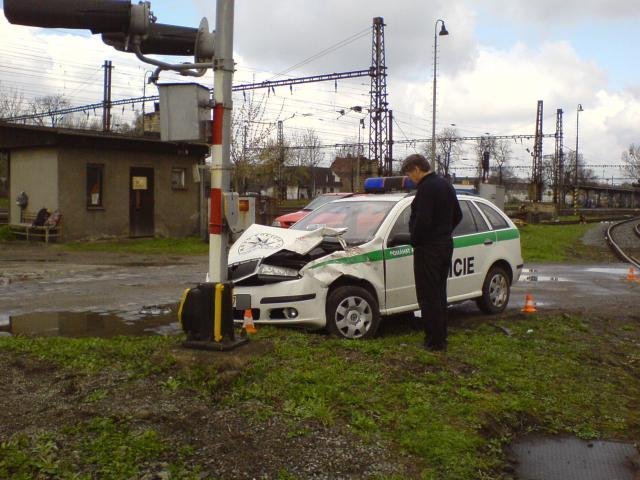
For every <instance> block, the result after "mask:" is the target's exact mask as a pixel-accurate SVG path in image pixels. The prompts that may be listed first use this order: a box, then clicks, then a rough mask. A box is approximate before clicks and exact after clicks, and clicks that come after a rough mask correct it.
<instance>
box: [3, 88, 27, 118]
mask: <svg viewBox="0 0 640 480" xmlns="http://www.w3.org/2000/svg"><path fill="white" fill-rule="evenodd" d="M25 104H26V102H25V100H24V95H23V94H22V92H19V91H17V90H15V89H9V88H4V87H2V85H0V118H11V117H16V116H18V115H22V114H23V113H25V110H26V106H25Z"/></svg>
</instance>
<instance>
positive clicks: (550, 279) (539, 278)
mask: <svg viewBox="0 0 640 480" xmlns="http://www.w3.org/2000/svg"><path fill="white" fill-rule="evenodd" d="M523 280H524V281H525V282H568V281H569V279H568V278H564V277H551V276H548V275H527V276H526V277H524V278H523Z"/></svg>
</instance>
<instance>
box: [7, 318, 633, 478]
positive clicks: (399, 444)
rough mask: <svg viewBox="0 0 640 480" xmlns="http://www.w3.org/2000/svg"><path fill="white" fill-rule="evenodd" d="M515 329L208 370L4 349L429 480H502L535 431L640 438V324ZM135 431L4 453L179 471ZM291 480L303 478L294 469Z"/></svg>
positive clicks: (136, 358) (161, 447)
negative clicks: (522, 437) (324, 439)
mask: <svg viewBox="0 0 640 480" xmlns="http://www.w3.org/2000/svg"><path fill="white" fill-rule="evenodd" d="M494 321H498V322H505V321H506V320H502V321H501V320H499V319H498V320H494ZM508 326H509V328H510V329H511V330H512V332H513V335H512V336H506V335H504V333H502V332H501V331H500V330H498V329H497V328H495V327H493V326H490V325H487V324H483V323H478V324H476V326H471V327H470V326H467V328H465V329H461V328H452V329H451V330H452V331H451V334H450V338H449V340H450V344H449V352H448V353H447V354H446V355H441V354H432V353H429V352H426V351H424V350H423V349H421V348H420V345H421V337H422V333H421V332H418V331H410V330H409V331H407V329H406V328H404V330H402V327H398V329H396V331H395V332H393V333H388V334H387V335H385V336H384V337H381V338H377V339H374V340H371V341H366V342H359V341H354V342H348V341H341V340H335V339H331V338H327V337H324V336H321V335H311V334H305V333H301V332H297V331H292V330H285V329H276V328H270V327H263V328H261V329H260V331H259V334H258V335H257V336H256V337H254V339H253V342H255V343H256V344H257V343H265V344H267V343H268V344H270V348H269V349H268V350H264V349H263V350H261V352H263V353H261V354H255V355H253V356H250V357H248V358H247V357H246V356H245V359H246V362H245V363H234V362H232V359H233V358H234V356H236V355H237V356H239V355H241V353H242V352H241V351H240V350H239V351H238V352H237V353H228V354H224V355H220V356H214V355H211V356H208V357H207V358H208V359H209V363H207V364H206V365H204V366H203V363H202V362H201V361H200V362H196V363H189V362H185V361H181V362H175V361H173V360H172V358H173V357H172V352H173V351H174V349H175V348H176V347H177V345H178V342H179V341H180V338H173V339H171V338H161V337H143V338H133V339H124V338H116V339H110V340H94V339H63V338H44V339H27V338H10V339H3V338H0V350H5V351H7V350H9V351H12V352H17V353H19V354H20V355H26V354H29V355H34V356H37V357H38V358H42V359H44V360H47V361H55V362H58V363H60V364H61V365H63V366H64V367H65V368H68V369H72V370H80V371H82V372H87V375H91V374H92V372H97V371H99V370H100V369H105V368H118V369H123V370H125V371H128V372H130V373H131V374H132V375H137V376H141V375H151V376H152V377H151V378H153V379H155V380H157V382H158V384H159V385H160V387H161V391H162V392H163V393H162V395H163V396H162V398H159V399H158V401H162V402H169V401H172V399H173V398H175V399H176V400H175V401H176V402H179V404H180V405H183V404H184V402H185V398H184V395H186V394H188V393H189V392H193V391H194V390H196V391H197V394H198V395H201V396H204V397H205V399H206V401H207V403H208V404H210V406H211V408H212V409H216V406H217V407H218V408H221V407H222V408H224V407H227V408H232V409H233V410H234V411H236V412H244V414H245V415H248V416H250V417H251V419H252V422H261V421H263V420H265V419H270V418H272V417H274V416H280V417H283V418H285V419H287V420H288V421H291V425H292V427H291V428H292V431H293V432H298V431H301V430H300V425H302V426H303V425H305V422H311V423H312V424H313V423H321V424H323V425H325V426H327V427H328V428H332V427H334V426H335V427H340V428H344V427H345V426H348V428H349V429H350V430H351V431H354V432H356V433H357V434H358V435H360V436H361V437H363V438H364V439H365V441H366V440H367V439H382V440H385V441H386V442H388V443H389V444H390V445H391V446H392V448H395V449H397V450H399V451H401V452H403V453H404V454H408V455H410V456H412V457H413V458H414V459H416V460H417V461H419V462H420V465H422V466H423V471H422V478H425V479H442V478H446V479H451V480H456V479H460V480H467V479H468V480H471V479H473V480H475V479H489V478H501V476H502V474H503V466H504V464H505V462H506V456H505V453H504V451H505V446H506V445H507V444H508V443H509V442H510V441H511V440H512V439H513V438H514V437H515V436H517V435H519V434H523V433H526V432H529V431H532V430H537V431H544V432H549V433H556V432H557V433H569V434H575V435H577V436H579V437H582V438H587V439H590V438H618V439H630V440H633V439H637V438H639V437H640V355H639V354H638V351H637V342H638V341H640V324H638V323H637V322H636V323H633V322H627V323H624V322H622V321H620V322H613V321H612V322H605V321H601V320H596V319H589V318H583V317H570V316H541V315H540V316H538V315H534V316H527V317H526V318H525V317H518V318H517V319H514V320H512V321H509V323H508ZM394 328H395V327H394ZM245 348H247V347H245ZM245 355H246V353H245ZM216 358H217V359H218V360H216ZM158 359H169V360H165V363H164V364H163V363H162V362H159V360H158ZM223 359H226V360H223ZM216 362H218V363H217V364H216ZM219 362H231V364H232V367H233V369H234V370H235V371H237V374H236V375H234V376H233V378H231V379H230V380H229V379H227V380H226V381H224V382H223V381H218V380H219V378H218V376H219V375H221V371H220V365H221V364H220V363H219ZM155 380H154V381H155ZM132 383H135V382H132ZM107 397H108V396H107V393H106V391H101V390H96V391H95V393H93V394H92V395H91V396H90V397H83V398H84V401H85V402H86V403H91V402H104V401H106V400H107V399H108V398H107ZM345 424H346V425H345ZM136 425H137V424H136V423H135V422H133V423H132V422H129V421H128V420H127V419H114V418H103V417H102V416H100V417H96V418H92V419H90V420H87V421H85V422H83V423H81V424H79V425H78V426H75V427H73V428H72V427H69V429H68V431H66V432H63V433H64V434H65V437H64V438H62V440H60V439H56V437H55V435H56V434H57V432H51V431H50V432H45V436H44V437H40V436H38V435H33V434H32V436H31V437H28V438H27V437H24V438H23V437H20V436H19V435H17V436H14V437H13V438H12V439H11V440H10V441H9V442H5V443H3V444H2V446H1V447H0V477H5V476H8V477H9V478H38V475H40V476H44V477H45V478H47V477H46V476H47V475H49V476H51V477H55V478H60V477H62V478H66V477H65V475H66V473H67V472H68V471H70V470H68V468H71V467H69V466H68V465H70V464H73V465H74V466H76V467H77V469H76V470H75V471H78V472H87V471H91V472H93V473H94V474H96V475H97V476H98V477H100V478H118V475H120V478H136V476H139V475H140V474H141V473H142V470H140V468H142V467H139V465H148V464H149V463H153V462H157V461H167V460H166V456H167V451H168V450H169V448H170V447H171V446H172V442H175V440H172V439H171V438H163V437H162V436H160V435H159V434H158V433H156V432H155V431H153V430H149V429H148V428H146V427H145V428H141V427H140V426H139V425H138V426H136ZM171 425H172V428H175V424H173V423H172V424H171ZM163 431H164V430H163ZM81 432H84V433H81ZM52 439H56V440H52ZM51 441H54V442H58V443H54V444H53V446H51ZM62 441H65V442H68V443H69V444H70V445H72V446H73V445H75V447H71V448H72V451H77V452H78V453H77V454H76V456H75V457H74V456H72V457H71V458H70V459H67V457H65V456H63V455H61V454H58V453H57V450H56V448H55V447H56V446H57V445H59V442H62ZM202 441H204V442H206V439H202ZM283 441H286V439H283ZM177 444H178V445H180V442H179V441H178V442H177ZM252 448H257V449H259V446H255V447H252ZM174 450H175V449H174ZM182 451H184V452H185V453H184V456H183V457H180V459H178V460H175V459H174V460H171V461H170V462H169V464H170V465H173V466H172V467H171V468H182V467H181V465H184V464H188V465H193V468H194V469H195V470H193V471H191V470H189V471H187V472H186V473H185V474H184V476H185V478H188V477H189V475H191V473H192V472H195V471H197V470H198V465H199V464H198V459H197V457H196V458H191V459H190V457H189V455H190V454H189V449H188V448H187V449H183V450H182ZM108 452H114V453H111V454H109V453H108ZM159 459H160V460H159ZM69 462H70V463H69ZM172 462H173V463H172ZM176 462H177V463H176ZM9 468H11V469H12V470H9ZM135 468H139V469H138V470H135ZM203 468H206V467H203ZM3 469H4V470H3ZM7 472H9V473H11V472H13V473H15V472H18V473H20V472H22V473H21V475H22V476H21V475H19V474H15V476H14V477H11V476H10V475H7ZM36 474H37V475H36ZM80 478H84V477H82V476H81V477H80ZM172 478H173V477H172ZM176 478H183V477H180V476H177V477H176ZM280 478H290V477H289V473H288V471H287V470H286V469H283V470H282V471H281V472H280Z"/></svg>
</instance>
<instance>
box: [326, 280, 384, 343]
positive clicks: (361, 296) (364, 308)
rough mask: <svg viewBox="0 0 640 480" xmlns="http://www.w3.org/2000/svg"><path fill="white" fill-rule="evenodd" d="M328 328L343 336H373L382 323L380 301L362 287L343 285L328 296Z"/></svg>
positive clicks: (351, 337)
mask: <svg viewBox="0 0 640 480" xmlns="http://www.w3.org/2000/svg"><path fill="white" fill-rule="evenodd" d="M326 310H327V311H326V316H327V330H328V331H329V333H331V334H332V335H335V336H337V337H341V338H348V339H358V338H363V339H365V338H372V337H373V336H374V335H375V334H376V331H377V330H378V326H379V325H380V312H379V311H378V302H377V301H376V299H375V298H374V297H373V295H371V293H370V292H369V291H368V290H367V289H365V288H362V287H357V286H343V287H338V288H336V289H335V290H333V291H332V292H331V293H330V294H329V297H328V298H327V308H326Z"/></svg>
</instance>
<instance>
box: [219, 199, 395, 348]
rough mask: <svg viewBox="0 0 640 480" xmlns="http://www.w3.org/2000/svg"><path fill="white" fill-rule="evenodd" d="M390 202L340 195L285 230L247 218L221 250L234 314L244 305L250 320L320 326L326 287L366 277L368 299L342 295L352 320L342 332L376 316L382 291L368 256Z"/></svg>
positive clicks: (376, 248) (378, 245) (361, 327)
mask: <svg viewBox="0 0 640 480" xmlns="http://www.w3.org/2000/svg"><path fill="white" fill-rule="evenodd" d="M394 204H395V202H392V201H374V202H372V201H358V200H355V199H348V200H347V199H345V200H340V201H336V202H332V203H331V204H327V205H325V206H323V207H321V208H320V209H318V210H316V211H314V212H312V213H311V214H310V215H309V216H307V217H305V218H304V219H302V220H301V221H300V222H298V223H297V224H295V225H294V226H293V227H292V228H291V229H288V230H283V229H280V228H276V227H267V226H264V225H252V226H251V227H250V228H249V229H248V230H247V231H246V232H244V233H243V234H242V236H241V237H240V238H239V239H238V240H237V241H236V242H235V243H234V244H233V245H232V247H231V250H230V253H229V278H230V279H231V280H232V281H233V283H234V318H235V319H236V320H238V321H241V320H242V318H243V312H244V311H245V310H246V309H249V308H250V309H251V310H252V314H253V319H254V321H255V322H256V323H271V324H295V325H299V326H303V327H307V328H313V329H319V328H323V327H325V325H326V322H327V320H326V317H327V297H328V294H329V292H330V288H332V289H335V286H336V285H337V284H338V283H340V282H342V283H345V284H347V283H349V284H352V283H353V282H356V283H357V282H358V281H360V280H362V281H364V280H365V279H366V281H367V282H368V283H369V284H370V285H372V286H373V287H372V288H371V290H375V291H371V292H370V293H371V296H372V297H375V298H376V300H373V301H372V300H370V301H369V302H368V303H371V305H369V304H368V303H367V302H364V303H366V305H365V304H363V303H362V302H358V300H353V299H350V300H349V304H354V305H353V306H352V308H347V309H345V310H344V312H343V313H344V316H345V319H346V318H347V316H349V318H350V319H352V322H351V323H352V324H353V325H350V326H349V329H350V331H353V332H354V335H355V336H360V335H364V334H365V333H366V332H367V330H368V329H369V327H370V326H371V323H372V322H374V321H376V318H374V317H375V316H376V315H378V312H377V310H378V306H377V298H384V280H383V278H384V271H383V268H384V267H383V265H382V262H380V261H375V260H376V258H374V257H377V256H380V255H381V254H382V244H383V242H382V239H381V238H379V237H377V236H376V233H377V231H378V229H379V227H380V225H381V223H382V222H383V221H384V219H385V218H386V216H387V214H388V213H389V212H390V210H391V209H392V208H393V206H394ZM345 301H346V300H345ZM374 304H375V305H374ZM337 308H338V309H340V308H343V307H340V306H338V307H337ZM336 315H338V316H339V315H341V314H339V313H336ZM339 320H340V319H339Z"/></svg>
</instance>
